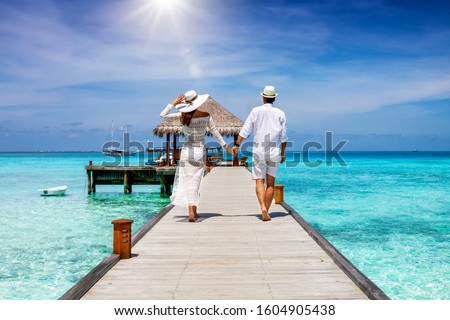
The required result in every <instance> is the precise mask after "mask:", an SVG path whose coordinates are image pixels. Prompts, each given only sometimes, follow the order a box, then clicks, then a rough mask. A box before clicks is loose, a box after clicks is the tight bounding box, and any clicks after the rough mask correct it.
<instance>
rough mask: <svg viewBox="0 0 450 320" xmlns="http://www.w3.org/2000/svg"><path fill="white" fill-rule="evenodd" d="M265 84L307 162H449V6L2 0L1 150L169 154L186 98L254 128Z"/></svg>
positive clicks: (416, 3)
mask: <svg viewBox="0 0 450 320" xmlns="http://www.w3.org/2000/svg"><path fill="white" fill-rule="evenodd" d="M265 85H273V86H275V87H276V89H277V92H278V98H277V100H276V101H275V106H277V107H279V108H281V109H282V110H283V111H284V112H285V113H286V117H287V125H288V137H289V139H290V141H292V142H293V146H292V149H294V150H301V149H302V146H303V145H305V143H307V142H308V141H318V142H320V143H322V144H323V145H324V144H325V141H324V139H325V135H326V134H325V133H326V132H328V131H331V132H333V137H334V141H335V143H337V141H339V140H348V143H347V144H346V145H345V148H344V149H343V150H344V151H345V150H347V151H363V150H374V151H393V150H415V149H417V150H450V130H449V124H450V1H434V0H427V1H381V0H373V1H366V0H357V1H341V0H333V1H318V0H316V1H312V0H311V1H302V0H298V1H283V0H278V1H275V0H273V1H272V0H267V1H263V0H260V1H254V0H245V1H242V0H241V1H238V0H228V1H219V0H0V152H10V151H91V150H93V151H97V150H101V149H102V146H103V144H104V143H106V142H108V141H109V139H110V137H111V123H112V121H113V122H114V126H113V127H114V135H115V138H116V139H117V140H118V138H120V136H121V134H122V132H123V131H124V130H125V129H127V130H128V132H130V134H131V139H132V140H133V141H139V142H140V141H146V140H152V141H155V143H158V142H159V141H160V140H159V139H157V138H156V137H154V136H153V134H152V129H153V128H154V127H155V126H156V125H157V124H158V123H159V121H160V118H159V113H160V112H161V111H162V110H163V109H164V107H165V106H166V105H167V103H169V102H171V101H172V100H173V99H174V98H175V97H176V96H177V95H178V94H179V93H184V92H186V91H188V90H190V89H195V90H196V91H197V92H198V93H200V94H202V93H208V94H210V95H211V96H212V98H214V99H215V100H216V101H218V102H219V103H220V104H222V105H223V106H224V107H225V108H227V109H228V110H229V111H231V112H232V113H233V114H234V115H236V116H237V117H238V118H240V119H242V120H245V119H246V117H247V115H248V113H249V112H250V110H251V109H252V108H253V107H256V106H258V105H260V104H261V102H262V101H261V96H260V92H261V91H262V89H263V87H264V86H265ZM226 141H231V138H228V139H226Z"/></svg>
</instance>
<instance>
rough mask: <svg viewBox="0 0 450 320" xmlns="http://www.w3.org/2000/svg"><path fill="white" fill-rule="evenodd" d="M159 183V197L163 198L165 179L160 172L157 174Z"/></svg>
mask: <svg viewBox="0 0 450 320" xmlns="http://www.w3.org/2000/svg"><path fill="white" fill-rule="evenodd" d="M159 184H160V187H161V195H160V196H161V198H164V194H165V192H164V189H165V184H166V179H165V176H164V175H163V174H161V175H160V176H159Z"/></svg>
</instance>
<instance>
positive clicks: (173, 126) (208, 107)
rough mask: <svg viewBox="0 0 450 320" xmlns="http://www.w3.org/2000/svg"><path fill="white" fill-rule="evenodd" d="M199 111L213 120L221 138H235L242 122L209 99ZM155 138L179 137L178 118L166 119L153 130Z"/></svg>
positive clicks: (179, 126)
mask: <svg viewBox="0 0 450 320" xmlns="http://www.w3.org/2000/svg"><path fill="white" fill-rule="evenodd" d="M199 110H201V111H204V112H208V113H209V114H210V115H211V116H212V117H213V119H214V123H215V124H216V127H217V129H218V130H219V132H220V134H221V135H223V136H237V135H239V132H240V131H241V129H242V127H243V125H244V122H243V121H242V120H240V119H239V118H237V117H236V116H235V115H233V114H232V113H231V112H229V111H228V110H227V109H225V108H224V107H223V106H221V105H220V104H219V103H218V102H217V101H216V100H214V99H213V98H211V97H209V98H208V99H207V100H206V101H205V102H204V103H203V104H202V105H201V106H200V107H199ZM153 133H154V134H155V135H156V136H159V137H163V136H164V135H166V134H173V135H175V136H178V135H181V133H182V131H181V123H180V120H179V119H178V118H166V119H164V120H163V121H162V122H161V123H160V124H158V125H157V126H156V128H154V129H153ZM207 133H208V134H209V132H207Z"/></svg>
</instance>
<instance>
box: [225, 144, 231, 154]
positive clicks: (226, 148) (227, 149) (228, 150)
mask: <svg viewBox="0 0 450 320" xmlns="http://www.w3.org/2000/svg"><path fill="white" fill-rule="evenodd" d="M223 147H224V148H225V150H226V151H227V152H228V153H229V154H233V150H232V149H230V148H228V146H227V145H224V146H223Z"/></svg>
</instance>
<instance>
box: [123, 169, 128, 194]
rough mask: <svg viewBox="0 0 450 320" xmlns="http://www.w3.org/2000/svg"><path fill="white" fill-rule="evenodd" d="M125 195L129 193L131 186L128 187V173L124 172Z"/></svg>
mask: <svg viewBox="0 0 450 320" xmlns="http://www.w3.org/2000/svg"><path fill="white" fill-rule="evenodd" d="M123 193H125V194H126V193H129V186H128V172H127V171H124V172H123Z"/></svg>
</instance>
